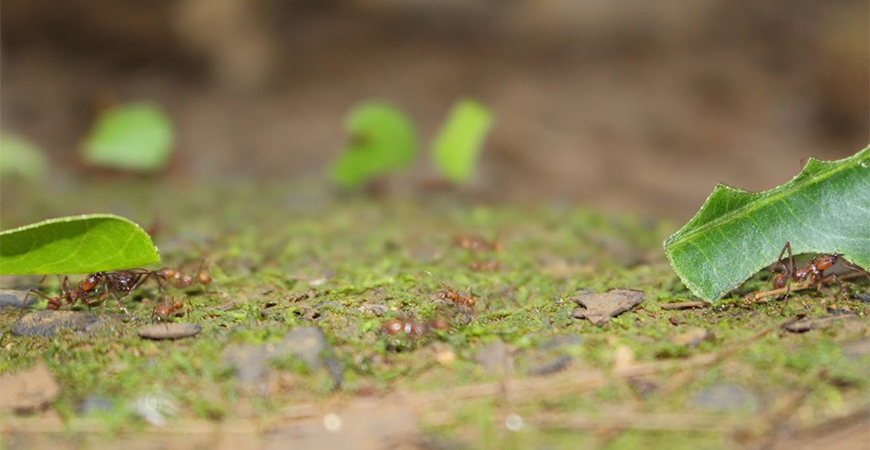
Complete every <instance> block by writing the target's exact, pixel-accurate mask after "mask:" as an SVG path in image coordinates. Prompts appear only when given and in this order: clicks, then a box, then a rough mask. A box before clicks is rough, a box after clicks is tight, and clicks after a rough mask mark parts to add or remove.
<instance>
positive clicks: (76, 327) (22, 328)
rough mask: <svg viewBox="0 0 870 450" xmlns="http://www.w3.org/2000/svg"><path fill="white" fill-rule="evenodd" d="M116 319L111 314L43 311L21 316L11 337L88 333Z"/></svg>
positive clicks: (13, 326) (14, 326) (13, 327)
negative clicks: (74, 332) (60, 332)
mask: <svg viewBox="0 0 870 450" xmlns="http://www.w3.org/2000/svg"><path fill="white" fill-rule="evenodd" d="M116 318H117V316H116V315H113V314H95V313H92V312H87V311H52V310H48V309H45V310H41V311H34V312H32V313H28V314H25V315H23V316H21V318H20V319H18V320H17V321H15V324H14V325H12V335H13V336H44V337H53V336H54V335H55V334H56V333H57V332H58V331H59V330H73V331H76V332H79V333H90V332H92V331H94V330H96V329H97V328H99V327H101V326H103V325H105V324H107V323H108V322H111V321H113V320H114V319H116Z"/></svg>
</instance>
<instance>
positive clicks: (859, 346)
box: [843, 338, 870, 359]
mask: <svg viewBox="0 0 870 450" xmlns="http://www.w3.org/2000/svg"><path fill="white" fill-rule="evenodd" d="M867 355H870V338H868V339H861V340H859V341H854V342H850V343H848V344H846V345H844V346H843V356H845V357H846V358H847V359H861V358H863V357H865V356H867Z"/></svg>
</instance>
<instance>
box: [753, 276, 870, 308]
mask: <svg viewBox="0 0 870 450" xmlns="http://www.w3.org/2000/svg"><path fill="white" fill-rule="evenodd" d="M860 276H867V273H866V272H852V273H847V274H845V275H839V278H840V280H849V279H852V278H858V277H860ZM833 280H834V275H830V276H827V277H825V278H822V279H821V280H819V281H818V282H806V283H801V284H793V285H792V286H791V288H788V287H784V288H779V289H773V290H770V291H761V292H756V293H755V294H754V295H750V296H747V297H746V298H747V300H749V301H750V302H757V301H760V300H762V299H764V298H767V297H773V296H779V295H780V294H785V293H786V292H789V291H790V292H795V291H802V290H804V289H809V288H811V287H814V286H821V285H822V284H826V283H830V282H831V281H833Z"/></svg>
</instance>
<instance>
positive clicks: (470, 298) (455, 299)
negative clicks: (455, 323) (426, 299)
mask: <svg viewBox="0 0 870 450" xmlns="http://www.w3.org/2000/svg"><path fill="white" fill-rule="evenodd" d="M441 287H442V288H444V289H442V290H440V291H438V293H437V294H435V296H436V297H438V298H439V299H441V300H447V301H449V302H450V303H453V304H454V305H457V306H467V307H469V308H471V307H474V304H475V303H477V297H475V296H474V295H472V294H471V287H470V286H469V288H468V290H467V291H465V295H463V294H460V293H459V292H456V291H454V290H453V289H450V288H449V287H448V286H447V285H446V284H444V283H441Z"/></svg>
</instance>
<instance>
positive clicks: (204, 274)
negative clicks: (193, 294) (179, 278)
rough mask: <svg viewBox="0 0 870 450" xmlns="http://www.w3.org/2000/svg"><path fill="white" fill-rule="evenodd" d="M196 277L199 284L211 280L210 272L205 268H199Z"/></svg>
mask: <svg viewBox="0 0 870 450" xmlns="http://www.w3.org/2000/svg"><path fill="white" fill-rule="evenodd" d="M196 278H197V280H199V284H209V283H211V281H212V278H211V274H210V273H208V271H206V270H200V271H199V273H197V274H196Z"/></svg>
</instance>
